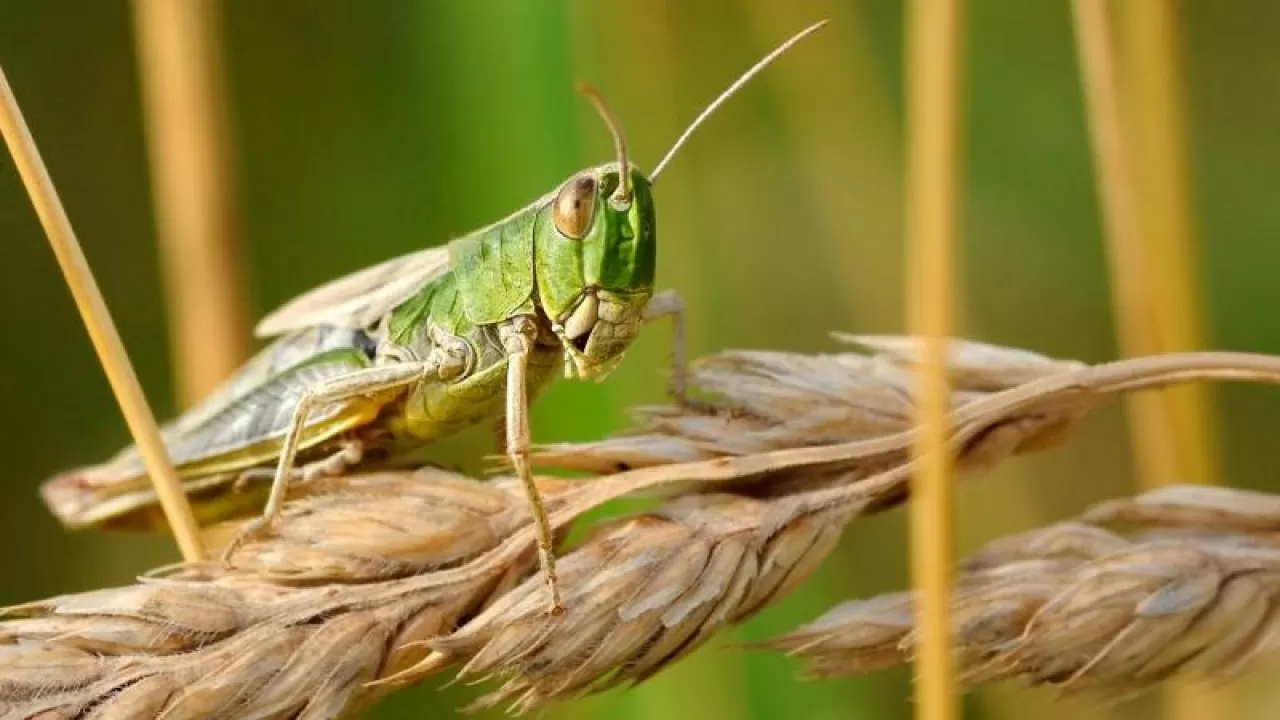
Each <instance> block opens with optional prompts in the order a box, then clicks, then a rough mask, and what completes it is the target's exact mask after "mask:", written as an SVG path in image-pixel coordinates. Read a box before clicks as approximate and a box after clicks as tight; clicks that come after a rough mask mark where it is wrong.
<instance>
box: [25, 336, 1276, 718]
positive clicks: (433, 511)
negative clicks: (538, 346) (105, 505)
mask: <svg viewBox="0 0 1280 720" xmlns="http://www.w3.org/2000/svg"><path fill="white" fill-rule="evenodd" d="M864 343H868V344H870V345H872V346H873V347H878V348H879V349H880V354H879V355H875V356H872V357H865V356H861V355H855V354H844V355H833V356H816V357H814V356H798V355H784V354H773V353H729V354H725V355H723V356H720V357H719V358H713V359H710V360H707V361H704V362H703V364H702V365H701V368H700V370H699V373H700V374H699V376H698V377H699V378H700V380H701V381H704V382H706V385H707V386H709V387H707V389H713V390H714V391H715V394H716V395H718V397H717V398H716V399H714V400H712V401H710V402H707V403H699V404H698V405H696V406H693V407H690V408H684V409H680V410H674V409H667V410H665V411H662V412H661V413H658V412H656V411H655V412H652V413H650V414H649V416H648V417H650V418H653V417H658V416H659V415H661V416H662V417H663V418H664V420H663V423H662V425H661V427H660V428H655V427H654V426H652V425H651V426H649V427H646V428H644V429H641V430H639V431H638V432H636V433H631V434H628V435H625V436H622V437H621V439H617V443H618V444H617V445H611V444H610V443H611V442H614V441H610V440H607V441H604V442H602V443H589V444H586V445H584V446H581V447H580V449H579V450H577V451H575V450H573V449H572V448H568V447H563V446H561V447H558V448H557V449H556V450H555V452H557V453H560V455H561V456H562V459H564V460H565V462H563V463H560V464H562V465H574V463H573V462H571V461H572V460H573V458H579V457H583V458H587V459H586V460H583V461H582V462H581V463H579V464H578V466H579V467H580V466H582V465H592V464H594V466H596V467H618V466H619V464H625V465H628V466H635V467H634V469H630V470H627V471H623V472H611V473H609V474H604V475H600V476H598V477H594V478H591V479H589V480H579V481H569V480H563V479H554V478H541V479H540V483H541V485H542V486H543V490H544V492H545V493H546V495H547V505H548V511H549V513H550V516H551V519H552V522H553V524H554V526H555V527H556V528H558V529H559V530H560V531H563V530H565V529H567V528H568V527H569V526H570V525H571V524H572V523H573V522H574V521H575V519H576V518H578V517H579V516H581V515H582V514H583V513H585V512H588V511H590V510H592V509H595V508H598V507H600V506H601V505H603V504H604V503H607V502H609V501H611V500H614V499H616V498H620V497H625V496H631V495H645V494H659V495H664V496H666V497H665V500H664V501H663V503H662V504H661V505H660V506H659V507H658V508H657V509H655V510H653V511H651V512H648V513H642V514H639V515H634V516H629V517H622V518H617V519H614V520H611V521H608V522H606V523H604V524H603V525H602V526H600V527H598V528H596V529H595V531H594V532H593V533H592V534H591V535H590V536H589V537H588V538H587V539H586V540H585V541H583V542H582V543H581V544H579V545H578V546H577V547H575V548H570V549H568V550H567V551H565V552H562V559H561V560H560V566H561V573H562V579H561V580H562V592H563V593H564V594H565V598H566V600H567V601H568V603H567V604H568V612H567V613H566V614H565V615H564V616H563V617H560V618H552V617H548V616H544V615H543V614H542V613H541V608H542V606H543V603H542V599H543V598H542V595H541V592H540V590H541V579H540V578H538V577H535V576H533V575H532V569H533V566H534V563H533V560H532V547H533V546H532V542H533V531H532V528H531V527H530V525H529V523H528V522H527V520H526V518H525V515H524V514H523V498H522V497H521V495H520V494H519V492H518V491H517V490H516V488H515V484H514V483H513V482H512V481H511V480H510V479H508V478H500V479H497V480H496V481H493V482H488V483H483V482H479V481H476V480H473V479H470V478H467V477H464V476H461V475H457V474H455V473H449V472H445V471H442V470H435V469H430V468H423V469H419V470H417V471H397V472H376V473H365V474H359V475H352V476H347V477H343V478H334V479H330V480H324V481H316V482H313V483H310V484H305V485H303V486H300V487H299V488H296V489H295V490H294V492H293V493H292V495H293V497H292V498H291V499H290V501H289V504H288V506H287V510H286V513H285V516H284V518H283V520H282V522H281V524H280V526H279V530H278V531H277V532H276V533H275V534H274V535H272V536H269V537H265V538H261V539H257V540H254V541H253V542H250V543H246V544H245V545H244V546H242V547H241V548H240V549H239V550H238V551H237V553H236V554H235V555H234V556H233V563H232V565H231V566H230V567H224V566H222V565H221V564H218V563H196V564H184V565H179V566H175V567H170V568H161V569H160V570H158V571H156V572H155V573H153V574H152V576H150V577H145V578H143V579H141V580H140V581H139V582H138V583H136V584H133V585H129V586H124V587H119V588H113V589H107V590H98V591H93V592H89V593H83V594H77V595H70V596H65V597H59V598H52V599H49V600H45V601H41V602H36V603H30V604H27V605H23V606H19V607H16V608H11V609H10V610H9V611H8V614H9V619H7V620H3V621H0V656H3V658H4V660H3V663H2V664H0V711H3V713H4V714H5V716H10V715H12V716H15V717H51V718H52V717H94V718H104V717H117V718H120V717H148V716H163V717H166V718H173V717H208V718H283V717H301V718H330V717H336V716H338V715H339V714H341V713H342V712H346V711H349V710H350V709H352V708H356V707H361V706H362V705H364V704H366V703H369V702H372V701H373V700H375V699H376V698H377V697H379V696H380V694H382V693H385V692H388V691H390V690H392V689H393V688H394V687H397V686H399V685H403V684H408V683H412V682H415V681H417V680H419V679H421V678H422V677H424V676H426V675H428V674H430V673H434V672H438V671H440V670H442V669H444V668H446V667H448V666H450V665H456V666H458V667H459V668H460V671H459V672H460V674H461V675H462V676H465V677H480V678H483V677H494V678H497V679H500V680H502V684H501V685H499V686H498V688H497V689H496V690H495V691H494V692H492V693H491V694H490V695H489V696H487V697H485V698H483V699H482V700H481V701H480V704H481V705H490V704H495V703H510V704H511V706H512V708H513V709H514V710H517V711H524V710H529V709H533V708H537V707H540V706H542V705H544V704H546V703H548V702H552V701H555V700H561V699H565V698H569V697H574V696H576V695H578V694H581V693H584V692H592V691H595V690H599V689H603V688H605V687H610V686H613V685H616V684H619V683H624V682H634V681H640V680H643V679H645V678H647V677H650V676H652V675H653V673H655V672H658V671H659V670H660V669H661V668H663V667H665V666H666V665H668V664H670V663H671V662H673V661H675V660H676V659H678V658H679V657H682V656H683V655H684V654H687V653H688V652H690V651H692V650H693V649H694V648H696V647H698V646H699V645H700V644H701V643H703V642H704V641H705V640H706V639H707V638H708V637H710V636H711V635H712V634H713V633H714V632H716V631H717V630H718V629H720V628H722V627H724V626H725V625H727V624H730V623H735V622H739V621H741V620H743V619H745V618H747V617H749V616H750V615H751V614H752V613H754V612H756V611H757V610H759V609H760V608H761V607H763V606H765V605H766V604H768V603H771V602H774V601H776V600H777V599H778V598H780V597H782V596H783V595H785V593H786V592H787V591H788V590H789V589H791V588H793V587H795V586H796V585H797V584H798V583H800V582H803V580H804V579H805V578H806V577H807V576H808V575H809V574H810V573H811V572H812V571H813V570H814V569H815V568H816V567H817V565H818V564H819V563H820V562H821V560H822V559H823V558H824V557H825V556H826V554H827V552H828V551H829V549H830V547H831V545H832V544H833V543H834V542H835V540H836V538H837V537H838V535H839V532H840V530H841V528H842V527H843V526H844V524H845V523H846V522H847V521H848V520H849V519H850V518H853V517H858V516H861V515H866V514H870V513H874V512H878V511H881V510H884V509H887V508H890V507H893V506H895V505H897V504H899V503H901V502H902V501H903V500H905V499H906V497H907V495H908V493H907V481H908V479H909V477H910V474H911V470H912V464H911V462H909V460H908V455H907V452H908V449H909V447H910V445H911V442H912V439H913V437H914V430H912V429H911V428H910V427H909V426H908V425H907V422H908V421H907V419H906V418H907V417H909V416H910V413H909V407H907V406H905V405H904V403H905V402H907V401H906V398H909V397H910V392H909V387H908V383H909V382H910V377H911V376H910V374H909V373H908V372H907V369H908V367H909V365H910V364H911V363H912V358H913V353H914V352H915V348H916V347H917V346H916V345H915V343H914V341H911V340H909V339H897V340H893V339H885V338H880V339H876V340H873V341H864ZM955 347H956V348H957V351H956V352H955V354H953V356H952V358H951V360H952V365H951V369H952V372H953V374H954V375H955V377H956V379H957V381H956V383H955V387H956V388H957V392H956V397H954V398H953V402H952V407H953V408H954V409H953V412H952V414H951V427H952V447H953V449H954V451H955V452H956V453H957V456H958V466H959V467H961V468H964V469H974V468H981V467H985V466H987V465H990V464H991V463H994V462H997V461H999V460H1000V459H1002V458H1004V457H1007V456H1008V455H1010V454H1012V453H1015V452H1021V451H1024V450H1031V449H1036V448H1039V447H1044V446H1046V445H1050V444H1053V443H1054V442H1056V441H1057V440H1059V439H1060V438H1061V434H1062V430H1063V428H1066V427H1070V426H1071V425H1073V424H1074V423H1076V422H1078V421H1079V419H1080V418H1081V417H1082V416H1083V415H1084V414H1085V413H1086V412H1087V411H1088V409H1090V408H1092V407H1094V406H1095V405H1097V404H1098V403H1099V402H1101V401H1103V400H1105V399H1107V398H1109V397H1111V396H1113V395H1114V394H1116V393H1118V392H1123V391H1127V390H1135V389H1142V388H1147V387H1154V386H1159V385H1161V384H1167V383H1171V382H1179V381H1186V380H1197V379H1206V378H1217V379H1244V380H1256V381H1263V382H1272V383H1275V382H1277V381H1278V379H1280V360H1277V359H1274V358H1267V357H1263V356H1254V355H1231V354H1189V355H1182V356H1166V357H1160V358H1145V359H1137V360H1128V361H1124V362H1121V363H1113V364H1110V365H1102V366H1095V367H1087V366H1083V365H1080V364H1078V363H1067V362H1061V361H1055V360H1049V359H1047V358H1040V357H1039V356H1034V355H1031V354H1029V353H1024V352H1021V351H1013V350H1005V349H1002V348H995V347H992V346H982V345H977V344H970V343H961V344H957V345H956V346H955ZM708 373H710V374H708ZM735 378H736V379H735ZM1002 378H1008V380H1007V381H1006V380H1002ZM869 417H872V418H875V419H873V420H868V418H869ZM673 418H674V420H673ZM818 427H821V428H824V430H823V432H821V433H817V432H816V431H815V430H814V428H818ZM646 435H647V436H648V437H650V438H651V439H652V443H651V446H652V447H659V448H665V450H663V452H673V453H674V454H675V455H676V456H678V458H683V457H686V456H687V454H688V451H689V449H691V448H692V449H694V450H696V452H697V453H699V454H698V455H697V457H699V458H701V459H699V460H697V461H694V462H674V463H672V462H671V460H672V458H671V456H667V457H666V459H664V458H663V457H660V456H649V457H647V458H646V459H643V461H642V462H635V461H628V462H626V463H619V462H618V461H617V456H618V455H617V454H618V453H619V452H621V453H630V452H631V450H630V449H629V448H631V447H634V445H629V444H628V443H631V442H632V441H633V440H634V439H635V438H636V437H638V436H639V437H644V436H646ZM815 438H816V439H815ZM833 442H834V444H832V443H833ZM619 448H621V450H619ZM761 448H772V449H769V450H761ZM678 458H677V459H678ZM543 459H544V461H546V460H547V456H545V455H544V457H543ZM1124 516H1125V517H1128V518H1139V519H1140V518H1141V517H1142V514H1141V513H1139V512H1136V511H1129V512H1128V514H1127V515H1124ZM1163 532H1169V531H1168V530H1164V531H1163ZM1028 562H1031V561H1028ZM1037 562H1038V561H1037ZM1060 562H1065V560H1060ZM992 572H994V571H992ZM1045 573H1046V577H1049V575H1050V573H1049V570H1048V569H1046V570H1045ZM1046 582H1047V581H1046ZM979 589H980V588H979ZM908 631H909V628H908Z"/></svg>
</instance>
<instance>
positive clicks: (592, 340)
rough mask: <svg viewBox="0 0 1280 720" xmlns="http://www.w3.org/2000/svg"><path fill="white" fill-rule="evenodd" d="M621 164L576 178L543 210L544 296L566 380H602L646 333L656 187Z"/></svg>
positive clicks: (540, 258) (539, 273)
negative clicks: (563, 357) (623, 188)
mask: <svg viewBox="0 0 1280 720" xmlns="http://www.w3.org/2000/svg"><path fill="white" fill-rule="evenodd" d="M619 167H621V165H619V163H616V162H614V163H608V164H605V165H601V166H599V167H595V168H591V169H588V170H584V171H582V172H580V173H578V174H576V175H574V176H573V177H571V178H569V179H568V180H567V181H566V182H565V183H564V184H563V185H561V187H560V189H559V191H558V192H557V193H556V195H555V198H554V199H553V200H552V201H551V202H550V203H549V204H548V205H547V206H546V207H544V208H543V209H542V212H541V213H540V217H539V219H538V223H537V227H538V230H537V233H536V236H535V240H534V264H535V272H536V277H537V285H538V298H539V300H540V302H541V304H542V309H543V311H544V312H545V313H546V315H547V317H548V318H549V319H550V320H551V322H552V326H553V328H554V330H555V332H556V335H557V336H558V337H559V338H560V341H561V343H562V344H563V345H564V349H565V353H566V362H565V374H566V376H568V377H574V378H582V379H586V378H595V379H601V378H603V377H604V376H606V375H607V374H608V373H609V371H611V370H612V369H613V367H614V366H615V365H616V364H617V361H618V360H620V359H621V358H622V354H623V353H624V352H625V351H626V349H627V348H628V347H629V346H630V344H631V341H632V340H633V339H634V338H635V336H636V334H637V333H638V332H639V331H640V322H641V317H642V314H643V312H644V307H645V305H646V304H647V303H648V302H649V298H650V297H651V296H652V295H653V276H654V265H655V260H656V256H657V228H656V224H655V222H654V209H653V196H652V195H651V193H650V183H649V180H648V178H646V177H645V176H644V175H643V174H642V173H641V172H640V171H639V170H637V169H636V168H635V167H631V166H629V167H628V169H629V170H630V172H629V173H628V176H627V183H626V187H627V191H626V195H625V196H623V194H622V193H621V192H619V191H620V188H621V186H622V183H621V182H620V174H619V172H618V168H619Z"/></svg>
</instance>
